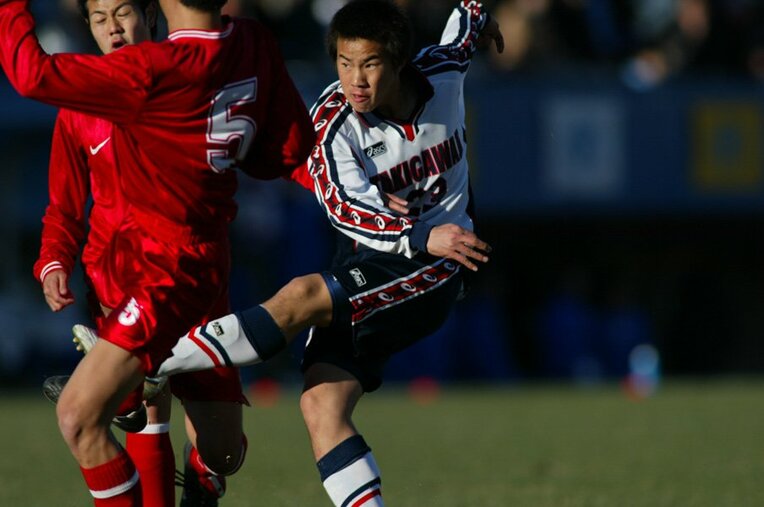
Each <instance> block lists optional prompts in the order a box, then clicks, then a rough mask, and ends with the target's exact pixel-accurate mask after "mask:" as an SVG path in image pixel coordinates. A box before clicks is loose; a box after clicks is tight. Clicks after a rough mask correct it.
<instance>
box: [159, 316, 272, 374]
mask: <svg viewBox="0 0 764 507" xmlns="http://www.w3.org/2000/svg"><path fill="white" fill-rule="evenodd" d="M260 361H261V359H260V356H259V355H258V353H257V351H255V349H254V347H253V346H252V344H251V343H250V342H249V340H248V339H247V336H246V334H245V333H244V330H243V329H242V328H241V324H240V322H239V319H237V318H236V315H235V314H230V315H226V316H225V317H221V318H219V319H215V320H212V321H210V322H208V323H207V324H205V325H203V326H198V327H195V328H194V329H192V330H191V332H190V333H188V334H187V335H186V336H184V337H182V338H181V339H180V340H178V343H177V344H176V345H175V346H174V347H173V348H172V355H171V356H170V357H168V358H167V359H165V361H164V362H163V363H162V364H161V365H159V370H158V371H157V376H165V375H174V374H176V373H186V372H191V371H198V370H208V369H210V368H216V367H218V366H229V367H230V366H246V365H249V364H254V363H259V362H260Z"/></svg>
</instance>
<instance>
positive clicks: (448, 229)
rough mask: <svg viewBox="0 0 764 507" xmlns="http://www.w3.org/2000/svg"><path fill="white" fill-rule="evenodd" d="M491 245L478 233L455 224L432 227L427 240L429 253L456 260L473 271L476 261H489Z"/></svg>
mask: <svg viewBox="0 0 764 507" xmlns="http://www.w3.org/2000/svg"><path fill="white" fill-rule="evenodd" d="M490 252H491V247H490V246H489V245H488V243H486V242H485V241H483V240H482V239H480V238H478V237H477V235H476V234H475V233H474V232H472V231H469V230H467V229H465V228H463V227H459V226H458V225H455V224H443V225H438V226H435V227H433V228H432V230H431V231H430V237H429V238H428V240H427V253H429V254H430V255H434V256H436V257H445V258H447V259H452V260H455V261H456V262H458V263H460V264H462V265H464V266H465V267H467V268H468V269H471V270H472V271H477V270H478V267H477V265H476V264H475V262H482V263H485V262H488V255H486V254H487V253H490Z"/></svg>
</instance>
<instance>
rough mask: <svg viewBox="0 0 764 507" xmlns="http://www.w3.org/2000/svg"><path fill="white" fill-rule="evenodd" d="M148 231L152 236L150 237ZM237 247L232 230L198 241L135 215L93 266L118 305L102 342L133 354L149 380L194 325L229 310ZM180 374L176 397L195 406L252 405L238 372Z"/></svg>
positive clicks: (95, 280) (97, 287)
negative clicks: (232, 241) (233, 251)
mask: <svg viewBox="0 0 764 507" xmlns="http://www.w3.org/2000/svg"><path fill="white" fill-rule="evenodd" d="M148 231H151V233H149V232H148ZM229 269H230V249H229V243H228V236H227V233H226V229H225V228H221V229H220V230H219V231H213V233H210V234H205V235H203V236H201V235H195V234H192V233H190V232H189V231H188V228H186V227H183V226H178V225H176V224H168V223H167V222H166V221H163V220H162V219H161V218H158V219H155V220H154V219H153V217H152V221H151V223H150V224H147V218H146V216H144V215H141V214H138V213H133V212H131V213H129V214H128V216H126V217H125V220H124V222H123V223H122V225H121V226H120V228H119V231H117V233H116V234H114V235H113V237H112V238H111V240H110V241H109V243H108V244H107V245H106V247H105V248H104V252H103V255H102V256H101V258H100V259H98V261H97V262H96V263H94V264H93V266H92V269H90V270H89V273H93V274H97V276H92V275H91V276H90V278H91V280H90V283H91V284H92V287H93V290H94V292H95V294H96V295H98V297H99V299H100V298H101V297H102V296H103V297H104V300H106V301H108V300H112V301H115V300H116V301H118V303H116V304H115V305H114V306H113V311H112V312H111V314H110V315H109V316H108V317H106V318H104V319H103V320H102V322H101V323H100V325H99V336H101V337H102V338H103V339H105V340H107V341H109V342H111V343H114V344H115V345H118V346H119V347H121V348H123V349H125V350H128V351H130V352H132V353H133V354H134V355H136V356H137V357H138V358H139V359H140V360H141V362H142V364H143V369H144V371H145V373H146V374H147V375H151V373H152V372H153V371H154V370H155V369H156V368H157V366H158V365H159V364H160V363H161V362H162V360H164V359H165V358H166V357H167V356H168V355H169V354H170V350H171V349H172V347H173V346H174V345H175V343H176V342H177V341H178V339H179V338H180V337H181V336H182V335H184V334H185V333H187V332H188V331H189V330H190V329H191V328H192V327H194V326H196V325H199V324H201V323H204V322H206V321H208V320H209V319H210V318H216V317H219V316H222V315H225V314H227V313H230V311H229V304H228V276H229ZM221 370H224V371H216V370H211V371H205V372H199V373H198V374H188V375H183V376H178V378H177V379H176V380H173V381H172V382H171V385H172V390H173V393H175V394H176V395H178V396H179V397H181V398H185V399H194V400H215V401H236V402H246V399H245V398H244V396H243V394H242V389H241V381H240V379H239V374H238V370H236V369H221Z"/></svg>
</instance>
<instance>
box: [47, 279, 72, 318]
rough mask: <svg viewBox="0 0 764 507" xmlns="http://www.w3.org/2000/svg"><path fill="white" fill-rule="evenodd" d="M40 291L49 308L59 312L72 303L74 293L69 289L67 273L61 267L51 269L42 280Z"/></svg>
mask: <svg viewBox="0 0 764 507" xmlns="http://www.w3.org/2000/svg"><path fill="white" fill-rule="evenodd" d="M42 293H43V294H44V295H45V302H46V303H48V306H50V309H51V310H53V311H54V312H59V311H61V310H62V309H64V308H66V307H67V306H69V305H70V304H72V303H74V295H72V293H71V291H70V290H69V275H67V274H66V272H64V270H63V269H57V270H55V271H51V272H50V273H48V275H47V276H46V277H45V278H44V279H43V281H42Z"/></svg>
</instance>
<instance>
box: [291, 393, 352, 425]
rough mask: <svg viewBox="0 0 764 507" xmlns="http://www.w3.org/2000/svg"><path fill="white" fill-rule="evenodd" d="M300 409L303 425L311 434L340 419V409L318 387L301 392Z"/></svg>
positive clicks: (337, 422) (334, 423)
mask: <svg viewBox="0 0 764 507" xmlns="http://www.w3.org/2000/svg"><path fill="white" fill-rule="evenodd" d="M300 410H301V411H302V417H303V420H304V421H305V426H306V427H307V428H308V432H310V433H311V434H313V433H314V432H319V431H321V430H322V429H323V428H326V427H327V426H333V425H336V424H339V423H340V422H341V421H342V414H343V412H342V410H340V409H339V408H338V407H337V406H336V405H335V404H334V403H332V402H331V401H330V399H329V398H327V397H326V396H325V394H324V393H322V390H321V389H320V388H313V389H309V390H307V391H305V392H304V393H302V396H300Z"/></svg>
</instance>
